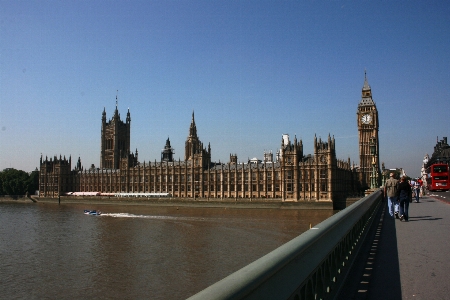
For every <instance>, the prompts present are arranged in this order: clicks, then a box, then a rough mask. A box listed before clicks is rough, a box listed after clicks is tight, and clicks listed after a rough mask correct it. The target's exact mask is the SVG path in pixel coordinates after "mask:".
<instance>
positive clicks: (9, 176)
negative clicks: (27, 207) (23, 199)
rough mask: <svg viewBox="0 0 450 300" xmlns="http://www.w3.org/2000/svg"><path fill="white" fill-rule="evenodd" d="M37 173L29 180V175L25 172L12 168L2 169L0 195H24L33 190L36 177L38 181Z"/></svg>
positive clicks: (0, 173)
mask: <svg viewBox="0 0 450 300" xmlns="http://www.w3.org/2000/svg"><path fill="white" fill-rule="evenodd" d="M34 172H36V171H34ZM37 173H38V174H37V175H36V174H33V178H32V179H30V175H29V174H28V173H27V172H25V171H21V170H16V169H13V168H8V169H4V170H3V171H2V172H0V185H1V186H0V194H2V195H25V194H26V193H27V192H28V191H29V190H30V189H31V188H34V186H35V182H36V177H37V180H38V181H39V172H37ZM33 193H34V191H33Z"/></svg>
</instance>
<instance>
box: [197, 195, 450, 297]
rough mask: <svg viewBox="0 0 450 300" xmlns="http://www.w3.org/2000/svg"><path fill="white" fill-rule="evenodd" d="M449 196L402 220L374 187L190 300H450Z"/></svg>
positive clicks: (424, 201) (417, 206) (425, 201)
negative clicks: (391, 213) (368, 192)
mask: <svg viewBox="0 0 450 300" xmlns="http://www.w3.org/2000/svg"><path fill="white" fill-rule="evenodd" d="M448 194H449V193H442V194H440V195H430V196H426V197H423V198H421V201H420V202H419V203H411V204H410V213H409V222H402V221H400V220H398V219H392V218H390V216H389V214H388V212H387V204H386V202H385V201H383V199H382V192H381V190H376V191H374V192H373V193H372V194H370V195H368V196H366V197H365V198H363V199H361V200H359V201H357V202H356V203H354V204H352V205H351V206H349V207H348V208H346V209H344V210H342V211H340V212H339V213H337V214H335V215H334V216H332V217H330V218H328V219H327V220H325V221H323V222H322V223H320V224H317V225H315V226H314V227H313V228H311V229H310V230H308V231H306V232H305V233H303V234H301V235H300V236H298V237H296V238H294V239H293V240H291V241H289V242H288V243H286V244H284V245H282V246H281V247H279V248H277V249H275V250H274V251H272V252H270V253H268V254H267V255H265V256H263V257H261V258H260V259H258V260H256V261H254V262H253V263H251V264H249V265H247V266H245V267H244V268H242V269H240V270H238V271H237V272H235V273H233V274H231V275H229V276H228V277H226V278H224V279H222V280H220V281H218V282H216V283H215V284H213V285H211V286H209V287H208V288H206V289H204V290H203V291H200V292H199V293H198V294H196V295H194V296H192V297H190V298H189V299H190V300H201V299H299V300H300V299H301V300H303V299H339V300H341V299H342V300H343V299H448V297H449V295H450V288H449V285H448V284H447V281H448V279H447V272H448V270H450V258H449V257H448V253H449V252H448V249H449V246H450V243H449V239H448V235H449V233H448V231H449V229H450V206H449V204H450V199H448V198H444V197H445V195H448Z"/></svg>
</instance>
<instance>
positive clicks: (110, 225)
mask: <svg viewBox="0 0 450 300" xmlns="http://www.w3.org/2000/svg"><path fill="white" fill-rule="evenodd" d="M84 209H97V210H101V211H102V212H103V214H102V215H101V216H89V215H85V214H84V213H83V210H84ZM333 213H334V212H333V211H331V210H323V209H322V210H311V209H308V210H298V209H232V208H198V207H195V208H192V207H190V208H189V207H179V208H177V207H154V206H145V205H97V204H96V205H91V206H88V205H86V204H61V205H58V204H54V203H33V204H32V203H30V204H28V203H0V278H1V280H0V293H1V298H4V299H25V298H26V299H81V298H96V299H144V298H145V299H186V298H187V297H189V296H192V295H193V294H195V293H197V292H199V291H201V290H202V289H204V288H206V287H207V286H209V285H211V284H213V283H214V282H216V281H218V280H220V279H222V278H224V277H226V276H227V275H229V274H231V273H232V272H234V271H237V270H238V269H240V268H242V267H244V266H245V265H247V264H249V263H251V262H252V261H254V260H256V259H258V258H259V257H261V256H263V255H265V254H267V253H269V252H270V251H272V250H274V249H276V248H277V247H279V246H281V245H282V244H284V243H286V242H288V241H289V240H291V239H293V238H294V237H296V236H298V235H299V234H301V233H302V232H304V231H306V230H308V229H309V228H310V224H312V225H315V224H318V223H320V222H321V221H323V220H325V219H326V218H328V217H330V216H331V215H333Z"/></svg>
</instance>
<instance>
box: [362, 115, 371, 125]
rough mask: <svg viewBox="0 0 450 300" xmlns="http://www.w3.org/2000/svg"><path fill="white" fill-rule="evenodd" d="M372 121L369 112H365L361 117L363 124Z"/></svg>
mask: <svg viewBox="0 0 450 300" xmlns="http://www.w3.org/2000/svg"><path fill="white" fill-rule="evenodd" d="M371 121H372V116H371V115H369V114H365V115H363V116H362V117H361V122H362V123H363V124H369V123H370V122H371Z"/></svg>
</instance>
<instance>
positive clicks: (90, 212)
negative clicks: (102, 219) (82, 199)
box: [84, 209, 102, 216]
mask: <svg viewBox="0 0 450 300" xmlns="http://www.w3.org/2000/svg"><path fill="white" fill-rule="evenodd" d="M84 214H85V215H92V216H100V215H101V214H102V212H101V211H96V210H88V209H85V210H84Z"/></svg>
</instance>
